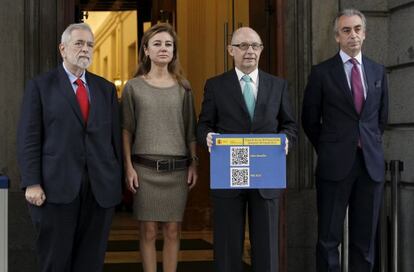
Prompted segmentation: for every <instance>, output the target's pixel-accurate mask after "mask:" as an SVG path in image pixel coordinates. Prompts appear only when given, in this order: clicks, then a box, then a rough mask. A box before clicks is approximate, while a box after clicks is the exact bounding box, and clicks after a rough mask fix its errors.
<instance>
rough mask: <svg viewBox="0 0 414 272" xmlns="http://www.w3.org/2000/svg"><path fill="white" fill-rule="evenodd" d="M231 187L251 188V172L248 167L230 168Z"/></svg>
mask: <svg viewBox="0 0 414 272" xmlns="http://www.w3.org/2000/svg"><path fill="white" fill-rule="evenodd" d="M230 171H231V172H230V173H231V175H230V179H231V184H230V186H231V187H249V186H250V171H249V168H248V167H235V168H230Z"/></svg>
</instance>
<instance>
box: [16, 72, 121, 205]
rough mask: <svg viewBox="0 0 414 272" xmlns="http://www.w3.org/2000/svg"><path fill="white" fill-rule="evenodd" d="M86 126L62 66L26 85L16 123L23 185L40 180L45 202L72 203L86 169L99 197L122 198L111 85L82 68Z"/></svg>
mask: <svg viewBox="0 0 414 272" xmlns="http://www.w3.org/2000/svg"><path fill="white" fill-rule="evenodd" d="M86 81H87V83H88V87H89V92H90V97H91V103H90V112H89V119H88V123H87V126H85V125H84V121H83V118H82V114H81V111H80V107H79V104H78V102H77V100H76V95H75V93H74V91H73V88H72V86H71V83H70V82H69V79H68V76H67V74H66V73H65V70H64V69H63V66H62V65H59V67H58V68H57V69H54V70H52V71H50V72H48V73H46V74H43V75H40V76H38V77H36V78H34V79H33V80H30V81H29V82H28V84H27V87H26V90H25V93H24V97H23V103H22V108H21V116H20V123H19V128H18V159H19V165H20V171H21V187H22V188H25V187H27V186H29V185H33V184H40V185H41V186H42V187H43V189H44V191H45V193H46V198H47V201H48V202H51V203H70V202H72V201H73V200H74V199H75V198H76V197H77V196H78V193H79V190H80V186H81V180H82V174H83V173H84V172H85V169H87V173H88V176H89V180H90V183H91V188H92V191H93V193H94V196H95V198H96V200H97V202H98V203H99V204H100V205H101V206H102V207H104V208H107V207H112V206H114V205H116V204H117V203H119V201H120V200H121V184H122V181H121V171H122V169H121V162H122V157H121V134H120V125H119V117H118V116H119V112H118V101H117V97H116V90H115V86H114V85H113V84H112V83H110V82H109V81H107V80H105V79H103V78H101V77H99V76H97V75H94V74H92V73H89V72H86Z"/></svg>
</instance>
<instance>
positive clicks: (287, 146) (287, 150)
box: [285, 137, 289, 155]
mask: <svg viewBox="0 0 414 272" xmlns="http://www.w3.org/2000/svg"><path fill="white" fill-rule="evenodd" d="M288 152H289V140H288V138H287V137H286V145H285V153H286V155H287V154H288Z"/></svg>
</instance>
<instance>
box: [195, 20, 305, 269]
mask: <svg viewBox="0 0 414 272" xmlns="http://www.w3.org/2000/svg"><path fill="white" fill-rule="evenodd" d="M262 49H263V45H262V41H261V39H260V37H259V35H258V34H257V33H256V32H255V31H254V30H253V29H251V28H247V27H243V28H239V29H238V30H236V31H235V32H234V33H233V37H232V40H231V45H229V46H228V52H229V54H230V55H231V56H232V57H233V59H234V64H235V66H236V68H235V69H234V70H231V71H229V72H226V73H224V74H222V75H219V76H216V77H214V78H211V79H209V80H207V82H206V84H205V92H204V101H203V104H202V110H201V114H200V118H199V124H198V128H197V138H198V141H199V142H200V143H201V144H203V145H204V146H207V147H209V148H210V147H211V145H212V134H214V133H257V134H260V133H261V134H263V133H285V134H286V135H287V138H288V139H289V140H290V143H293V142H294V140H295V138H296V133H297V128H296V123H295V119H294V117H293V114H292V109H291V106H290V102H289V97H288V88H287V82H286V81H285V80H282V79H280V78H277V77H275V76H272V75H269V74H267V73H265V72H263V71H261V70H258V63H259V58H260V53H261V52H262ZM286 153H287V146H286ZM211 194H212V199H213V206H214V260H215V269H214V271H215V272H230V271H231V272H241V271H243V266H242V255H243V245H244V233H245V229H244V226H245V219H246V208H247V209H248V214H249V216H248V219H249V232H250V235H249V236H250V242H251V249H252V255H251V257H252V267H253V271H256V272H276V271H278V257H279V256H278V214H279V201H278V200H279V199H278V198H279V195H280V191H279V190H273V189H261V190H257V189H243V190H240V189H232V190H212V192H211Z"/></svg>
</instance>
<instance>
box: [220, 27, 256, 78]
mask: <svg viewBox="0 0 414 272" xmlns="http://www.w3.org/2000/svg"><path fill="white" fill-rule="evenodd" d="M227 50H228V52H229V54H230V55H231V56H232V57H233V59H234V65H235V66H236V68H237V69H239V70H240V71H242V72H243V73H245V74H250V73H251V72H253V71H254V70H255V69H257V67H258V65H259V59H260V53H262V50H263V45H262V39H260V36H259V34H257V32H256V31H254V30H253V29H251V28H250V27H241V28H239V29H237V30H235V31H234V32H233V36H232V38H231V44H230V45H229V46H228V47H227Z"/></svg>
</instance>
